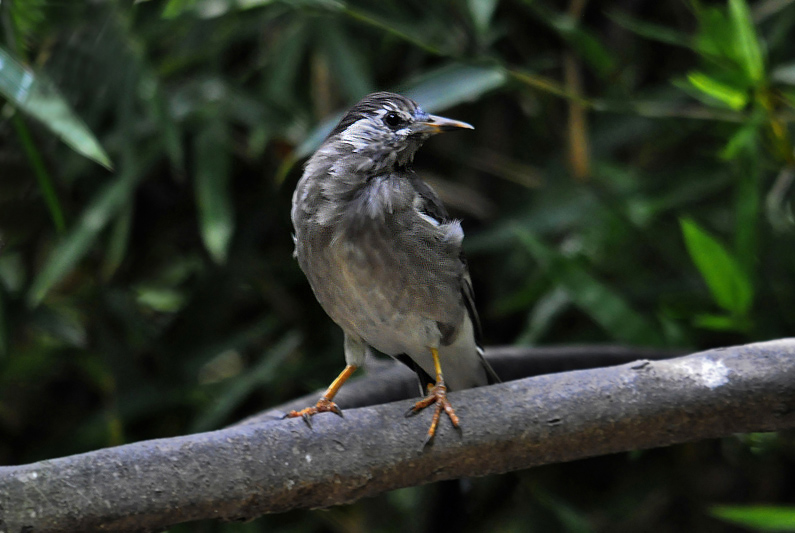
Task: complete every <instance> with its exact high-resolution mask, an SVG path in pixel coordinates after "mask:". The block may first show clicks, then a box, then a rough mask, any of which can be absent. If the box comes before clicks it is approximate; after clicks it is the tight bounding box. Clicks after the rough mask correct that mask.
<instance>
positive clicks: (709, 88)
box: [687, 72, 748, 111]
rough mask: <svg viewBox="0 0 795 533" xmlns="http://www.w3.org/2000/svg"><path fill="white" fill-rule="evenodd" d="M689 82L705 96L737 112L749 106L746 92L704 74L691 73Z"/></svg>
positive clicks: (688, 78)
mask: <svg viewBox="0 0 795 533" xmlns="http://www.w3.org/2000/svg"><path fill="white" fill-rule="evenodd" d="M687 81H689V82H690V84H691V85H692V86H693V87H695V88H696V89H698V90H699V91H701V92H702V93H703V94H705V95H707V96H709V97H710V98H713V99H715V100H717V101H718V102H720V103H723V104H725V105H726V107H728V108H730V109H734V110H735V111H740V110H741V109H743V108H744V107H745V106H746V105H748V94H747V93H746V92H745V91H743V90H739V89H736V88H734V87H732V86H731V85H728V84H726V83H722V82H720V81H718V80H716V79H715V78H713V77H711V76H709V75H707V74H705V73H703V72H690V73H689V74H688V75H687Z"/></svg>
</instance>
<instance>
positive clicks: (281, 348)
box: [191, 333, 301, 432]
mask: <svg viewBox="0 0 795 533" xmlns="http://www.w3.org/2000/svg"><path fill="white" fill-rule="evenodd" d="M300 342H301V337H300V336H299V335H298V334H297V333H288V334H287V335H285V336H284V337H283V338H282V339H281V340H280V341H279V342H277V343H276V345H275V346H273V347H272V348H271V349H269V350H267V352H266V353H265V354H263V355H262V356H261V357H259V358H258V361H259V362H258V363H257V365H256V366H254V368H251V369H249V370H248V371H246V372H245V373H244V374H242V375H240V376H239V377H237V378H235V379H233V380H231V382H230V383H229V386H228V387H227V388H226V389H225V390H224V392H223V393H222V394H221V396H220V398H218V400H217V401H215V402H213V405H212V408H211V409H209V410H208V411H207V412H205V413H204V414H203V415H202V416H201V417H199V418H198V419H197V420H196V421H195V422H194V424H193V427H192V428H191V431H195V432H198V431H208V430H210V429H215V428H217V427H218V426H219V425H220V424H222V423H223V422H224V420H226V419H227V418H228V417H229V415H230V413H232V411H234V410H235V409H236V408H237V407H238V406H240V404H241V403H242V402H243V401H244V400H245V399H246V397H247V396H248V395H249V394H251V393H252V392H253V391H254V390H256V389H257V388H259V387H262V386H263V385H267V384H270V383H273V382H274V380H276V379H277V376H278V375H279V372H278V370H279V367H280V366H281V365H282V364H283V363H284V361H285V360H286V359H287V358H288V357H289V356H291V355H292V354H294V353H295V350H296V349H297V348H298V345H299V344H300Z"/></svg>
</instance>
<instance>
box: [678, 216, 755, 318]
mask: <svg viewBox="0 0 795 533" xmlns="http://www.w3.org/2000/svg"><path fill="white" fill-rule="evenodd" d="M679 224H680V226H681V229H682V235H683V237H684V239H685V244H686V245H687V251H688V253H689V254H690V258H691V259H692V260H693V262H694V263H695V265H696V267H697V268H698V270H699V272H700V273H701V277H703V278H704V281H705V282H706V283H707V286H708V287H709V290H710V293H711V294H712V298H713V299H714V300H715V303H717V304H718V305H719V306H720V307H722V308H723V309H725V310H726V311H729V312H730V313H733V314H735V315H737V316H745V315H746V314H747V313H748V311H749V309H750V307H751V303H752V300H753V287H752V285H751V281H750V280H749V279H748V277H747V276H746V275H745V273H744V272H743V271H742V269H741V268H740V267H739V265H738V264H737V262H736V261H735V259H734V257H732V255H731V254H730V253H729V252H728V250H727V249H726V248H725V247H724V246H723V245H722V244H721V243H720V242H719V241H718V240H717V239H716V238H715V237H713V236H712V235H710V234H709V233H707V232H706V231H705V230H704V229H702V228H701V227H700V226H699V225H698V224H696V223H695V222H694V221H693V220H691V219H689V218H682V219H680V220H679Z"/></svg>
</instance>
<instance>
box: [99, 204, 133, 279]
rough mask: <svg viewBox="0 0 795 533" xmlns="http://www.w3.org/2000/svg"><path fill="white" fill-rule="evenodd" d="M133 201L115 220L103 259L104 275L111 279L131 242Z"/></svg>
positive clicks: (105, 277)
mask: <svg viewBox="0 0 795 533" xmlns="http://www.w3.org/2000/svg"><path fill="white" fill-rule="evenodd" d="M132 215H133V202H130V203H128V204H126V205H125V206H124V207H123V208H122V210H121V212H120V213H119V214H118V216H117V217H116V220H115V221H114V222H113V228H112V229H111V232H110V238H109V240H108V252H107V254H106V255H105V257H104V259H103V261H102V277H103V279H105V280H108V279H110V278H111V277H112V276H113V274H114V273H115V272H116V269H118V268H119V266H120V265H121V263H122V260H123V259H124V256H125V254H126V253H127V246H128V245H129V242H130V230H131V227H132Z"/></svg>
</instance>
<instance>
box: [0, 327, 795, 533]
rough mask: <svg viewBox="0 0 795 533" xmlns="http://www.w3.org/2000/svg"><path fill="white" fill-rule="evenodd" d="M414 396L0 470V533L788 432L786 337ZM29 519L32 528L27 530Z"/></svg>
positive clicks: (296, 501) (793, 372) (293, 501)
mask: <svg viewBox="0 0 795 533" xmlns="http://www.w3.org/2000/svg"><path fill="white" fill-rule="evenodd" d="M450 399H451V401H452V402H453V405H454V406H455V407H456V410H457V412H458V414H459V416H460V417H461V420H462V425H463V431H462V432H460V433H458V432H456V431H455V430H453V429H452V428H451V427H450V424H449V421H447V420H444V421H443V422H444V423H443V424H441V426H440V431H439V433H438V435H437V437H436V440H435V442H434V443H433V445H432V446H430V447H428V448H426V449H424V450H422V449H421V447H420V446H421V443H422V441H423V438H424V435H425V431H426V430H427V427H428V423H429V419H430V415H431V413H430V412H425V413H422V414H421V415H419V416H415V417H412V418H404V417H403V412H405V410H406V409H407V408H408V406H409V405H410V401H401V402H396V403H390V404H385V405H377V406H374V407H367V408H361V409H349V410H348V411H346V412H345V418H344V419H341V418H339V417H336V416H334V415H333V414H323V415H319V416H317V417H315V420H314V424H313V429H309V428H308V427H307V426H306V425H305V424H304V423H303V421H302V420H300V419H292V420H278V421H277V420H271V421H266V422H261V423H249V424H243V425H237V426H234V427H231V428H227V429H224V430H221V431H214V432H209V433H201V434H196V435H189V436H184V437H178V438H172V439H161V440H154V441H147V442H139V443H135V444H129V445H126V446H119V447H116V448H109V449H103V450H98V451H95V452H90V453H86V454H82V455H75V456H71V457H64V458H60V459H54V460H49V461H42V462H39V463H35V464H30V465H24V466H15V467H3V468H0V520H2V522H0V531H8V532H13V533H17V532H21V531H37V532H41V531H103V530H105V531H110V530H115V531H119V530H124V531H131V530H140V531H152V530H159V529H162V528H165V527H167V526H168V525H171V524H175V523H179V522H184V521H188V520H198V519H207V518H222V519H227V520H235V519H244V518H251V517H255V516H258V515H261V514H264V513H274V512H280V511H285V510H288V509H293V508H297V507H303V508H309V507H324V506H330V505H336V504H340V503H346V502H351V501H354V500H356V499H359V498H362V497H366V496H372V495H375V494H378V493H380V492H383V491H387V490H391V489H395V488H399V487H405V486H410V485H417V484H422V483H428V482H432V481H438V480H443V479H451V478H456V477H461V476H481V475H487V474H494V473H501V472H507V471H511V470H517V469H522V468H528V467H532V466H536V465H541V464H547V463H555V462H561V461H570V460H573V459H579V458H583V457H589V456H594V455H600V454H606V453H613V452H619V451H624V450H634V449H642V448H651V447H656V446H665V445H670V444H675V443H680V442H687V441H693V440H699V439H704V438H714V437H721V436H726V435H730V434H732V433H738V432H752V431H754V432H755V431H774V430H780V429H785V428H792V427H795V339H786V340H779V341H771V342H767V343H760V344H752V345H747V346H739V347H733V348H725V349H718V350H711V351H707V352H702V353H699V354H694V355H691V356H687V357H679V358H675V359H670V360H664V361H654V362H652V361H637V362H633V363H628V364H624V365H621V366H616V367H610V368H597V369H590V370H580V371H573V372H564V373H559V374H552V375H544V376H538V377H533V378H527V379H522V380H518V381H512V382H507V383H503V384H501V385H495V386H491V387H483V388H479V389H471V390H467V391H461V392H458V393H451V394H450ZM25 528H30V529H25Z"/></svg>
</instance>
